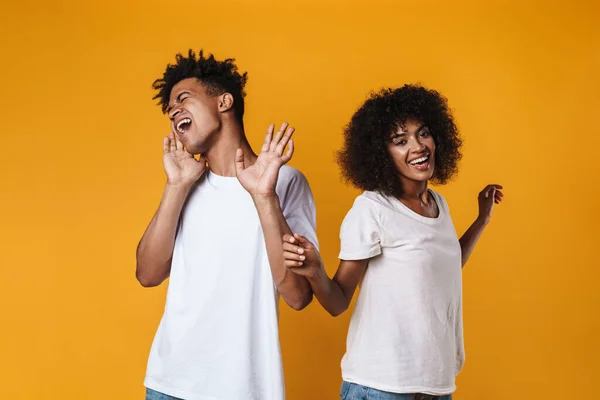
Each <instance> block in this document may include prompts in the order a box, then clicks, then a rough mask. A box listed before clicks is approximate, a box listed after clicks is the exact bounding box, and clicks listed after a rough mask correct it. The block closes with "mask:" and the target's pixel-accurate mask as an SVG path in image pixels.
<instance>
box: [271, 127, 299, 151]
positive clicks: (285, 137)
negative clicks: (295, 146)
mask: <svg viewBox="0 0 600 400" xmlns="http://www.w3.org/2000/svg"><path fill="white" fill-rule="evenodd" d="M295 131H296V130H295V129H294V128H293V127H291V126H290V127H289V128H288V129H287V130H286V131H285V134H284V135H283V137H282V138H281V140H280V141H279V143H277V147H276V150H277V154H279V155H282V154H283V150H284V149H285V146H287V144H288V142H289V141H290V138H291V137H292V135H293V134H294V132H295Z"/></svg>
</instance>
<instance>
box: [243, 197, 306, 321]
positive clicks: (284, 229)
mask: <svg viewBox="0 0 600 400" xmlns="http://www.w3.org/2000/svg"><path fill="white" fill-rule="evenodd" d="M254 204H255V205H256V209H257V211H258V216H259V218H260V223H261V226H262V229H263V233H264V237H265V243H266V247H267V255H268V257H269V264H270V266H271V273H272V275H273V281H274V282H275V285H276V286H277V290H278V291H279V293H280V294H281V296H282V297H283V299H284V300H285V302H286V303H287V304H288V305H289V306H290V307H292V308H294V309H296V310H301V309H303V308H304V307H306V306H307V305H308V304H309V303H310V302H311V300H312V290H311V288H310V284H309V283H308V281H307V280H306V278H304V277H302V276H299V275H297V274H294V273H293V272H290V271H288V269H287V268H286V267H285V265H284V260H283V239H282V238H283V235H285V234H292V232H291V230H290V228H289V226H288V224H287V222H286V220H285V218H284V216H283V212H282V211H281V206H280V204H279V197H278V196H270V197H261V198H255V199H254Z"/></svg>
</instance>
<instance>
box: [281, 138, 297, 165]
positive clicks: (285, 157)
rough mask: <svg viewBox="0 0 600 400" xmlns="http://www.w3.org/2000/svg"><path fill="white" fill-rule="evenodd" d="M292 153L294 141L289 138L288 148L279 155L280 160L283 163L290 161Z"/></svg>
mask: <svg viewBox="0 0 600 400" xmlns="http://www.w3.org/2000/svg"><path fill="white" fill-rule="evenodd" d="M293 155H294V141H293V140H290V143H289V146H288V149H287V151H286V152H285V154H284V155H283V156H282V157H281V160H282V161H283V163H284V164H285V163H287V162H288V161H290V160H291V159H292V156H293Z"/></svg>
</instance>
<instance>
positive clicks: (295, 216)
mask: <svg viewBox="0 0 600 400" xmlns="http://www.w3.org/2000/svg"><path fill="white" fill-rule="evenodd" d="M277 194H278V195H279V198H280V201H281V210H282V212H283V216H284V218H285V220H286V222H287V224H288V226H289V227H290V229H291V231H292V233H297V234H299V235H302V236H304V237H306V238H307V239H308V240H310V241H311V242H312V243H313V244H314V245H315V247H316V248H317V249H318V248H319V241H318V239H317V211H316V207H315V201H314V198H313V195H312V191H311V190H310V186H309V184H308V180H307V179H306V178H305V177H304V175H302V173H301V172H300V171H298V170H297V169H295V168H293V167H289V166H287V165H285V166H283V167H282V169H281V171H280V175H279V180H278V181H277Z"/></svg>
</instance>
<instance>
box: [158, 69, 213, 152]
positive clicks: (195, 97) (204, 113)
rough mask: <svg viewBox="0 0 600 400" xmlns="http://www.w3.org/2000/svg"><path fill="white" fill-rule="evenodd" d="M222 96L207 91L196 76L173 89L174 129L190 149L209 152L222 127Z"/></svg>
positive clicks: (171, 105)
mask: <svg viewBox="0 0 600 400" xmlns="http://www.w3.org/2000/svg"><path fill="white" fill-rule="evenodd" d="M218 101H219V97H218V96H211V95H209V94H208V93H207V91H206V87H205V86H204V84H202V82H201V81H200V80H198V79H196V78H187V79H184V80H182V81H179V82H178V83H177V84H176V85H175V86H173V89H172V90H171V95H170V98H169V107H168V114H169V119H170V120H171V126H172V129H173V132H174V133H175V134H176V135H177V136H178V137H179V140H181V142H182V143H183V145H184V146H185V148H186V150H187V152H188V153H191V154H201V153H205V152H206V151H207V150H208V148H209V147H210V139H211V137H212V136H213V134H214V133H215V132H217V131H218V130H219V128H220V127H221V120H220V113H219V105H218Z"/></svg>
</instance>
